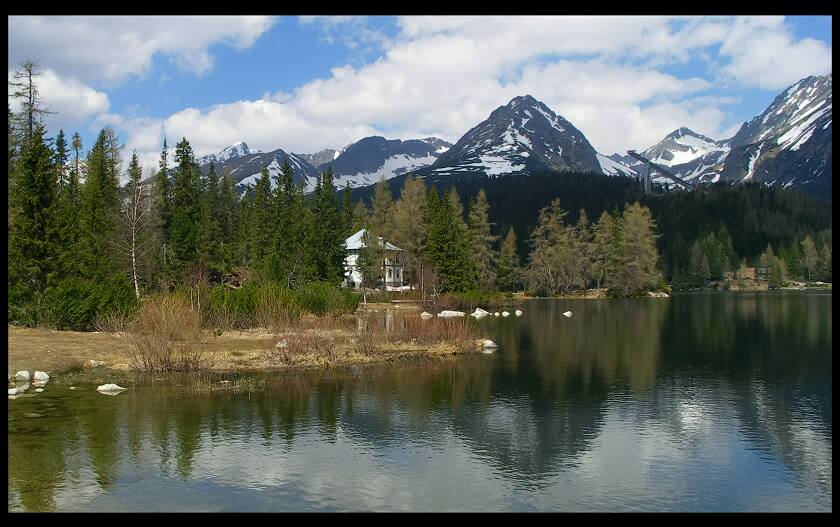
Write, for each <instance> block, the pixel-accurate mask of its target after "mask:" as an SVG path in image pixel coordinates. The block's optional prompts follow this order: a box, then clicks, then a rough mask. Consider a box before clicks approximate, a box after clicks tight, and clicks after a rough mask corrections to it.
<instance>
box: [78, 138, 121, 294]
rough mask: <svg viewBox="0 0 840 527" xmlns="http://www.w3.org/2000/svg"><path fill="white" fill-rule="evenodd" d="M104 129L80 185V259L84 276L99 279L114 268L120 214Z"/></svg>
mask: <svg viewBox="0 0 840 527" xmlns="http://www.w3.org/2000/svg"><path fill="white" fill-rule="evenodd" d="M109 136H110V134H109V132H108V131H107V129H104V130H102V131H101V132H99V135H98V136H97V138H96V143H95V144H94V146H93V148H92V149H91V150H90V153H89V154H88V161H87V167H88V169H87V179H86V180H85V183H84V185H83V186H82V207H81V208H82V211H81V222H80V224H81V226H82V229H81V232H82V243H81V247H82V253H83V255H82V259H83V261H84V264H83V269H84V272H85V274H86V276H87V277H89V278H93V279H97V280H101V279H104V278H107V277H109V276H111V275H112V274H113V273H114V271H115V269H116V267H115V265H114V263H115V262H114V257H115V255H114V246H113V241H114V238H115V234H116V226H117V221H118V220H117V215H118V214H119V197H118V193H119V185H118V182H117V178H116V174H114V173H113V170H114V160H113V148H112V143H111V140H110V138H109Z"/></svg>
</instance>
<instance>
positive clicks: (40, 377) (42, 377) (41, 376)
mask: <svg viewBox="0 0 840 527" xmlns="http://www.w3.org/2000/svg"><path fill="white" fill-rule="evenodd" d="M33 379H35V380H36V381H48V380H50V376H49V375H47V372H43V371H36V372H35V376H34V377H33Z"/></svg>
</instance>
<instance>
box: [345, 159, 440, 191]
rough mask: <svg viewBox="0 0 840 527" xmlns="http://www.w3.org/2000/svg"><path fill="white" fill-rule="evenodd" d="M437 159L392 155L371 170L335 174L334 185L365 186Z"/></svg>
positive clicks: (426, 164) (429, 163) (423, 165)
mask: <svg viewBox="0 0 840 527" xmlns="http://www.w3.org/2000/svg"><path fill="white" fill-rule="evenodd" d="M435 160H437V156H433V155H426V156H411V155H408V154H398V155H393V156H391V157H389V158H387V159H386V160H385V162H384V163H383V164H382V166H381V167H379V168H378V169H377V170H375V171H373V172H360V173H357V174H345V175H339V176H336V178H335V179H334V181H335V185H336V187H344V186H345V185H347V184H348V183H349V184H350V187H352V188H356V187H366V186H368V185H373V184H375V183H376V182H378V181H379V180H380V179H382V178H384V179H386V180H388V179H391V178H393V177H395V176H398V175H400V174H405V173H406V172H409V171H411V170H415V169H417V168H420V167H425V166H428V165H431V164H432V163H434V162H435Z"/></svg>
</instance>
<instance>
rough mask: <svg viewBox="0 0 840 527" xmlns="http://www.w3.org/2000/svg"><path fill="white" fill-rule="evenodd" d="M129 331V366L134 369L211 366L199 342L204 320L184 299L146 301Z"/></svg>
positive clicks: (175, 296) (158, 297)
mask: <svg viewBox="0 0 840 527" xmlns="http://www.w3.org/2000/svg"><path fill="white" fill-rule="evenodd" d="M129 331H130V333H131V335H130V339H131V344H130V351H129V355H130V363H131V366H132V367H133V368H134V369H137V370H140V371H144V372H170V371H193V370H197V369H201V368H203V367H206V366H208V365H209V364H208V363H207V360H206V359H205V356H204V349H203V347H202V345H201V343H200V342H198V341H199V338H200V336H201V317H200V316H199V315H198V313H197V312H196V310H194V309H193V308H192V306H191V305H190V302H189V300H187V299H185V298H183V297H182V296H181V295H177V294H173V295H158V296H152V297H147V298H145V299H144V300H143V302H142V303H141V305H140V309H139V310H138V312H137V317H136V318H135V320H134V321H133V322H132V323H131V324H130V326H129Z"/></svg>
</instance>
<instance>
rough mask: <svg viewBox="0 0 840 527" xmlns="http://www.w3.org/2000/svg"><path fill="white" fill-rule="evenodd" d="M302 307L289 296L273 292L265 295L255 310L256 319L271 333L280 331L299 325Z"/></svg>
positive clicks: (258, 323) (260, 325)
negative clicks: (277, 294) (273, 293)
mask: <svg viewBox="0 0 840 527" xmlns="http://www.w3.org/2000/svg"><path fill="white" fill-rule="evenodd" d="M300 315H301V309H300V307H299V306H298V305H297V304H295V303H294V302H292V301H290V300H289V298H285V297H282V296H276V295H271V294H266V295H263V297H262V298H261V299H260V303H259V304H258V305H257V309H256V310H255V312H254V321H255V322H256V323H257V325H258V326H259V327H263V328H267V329H268V330H269V331H270V332H271V333H279V332H281V331H283V330H285V329H288V328H294V327H297V326H298V323H299V321H300Z"/></svg>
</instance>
